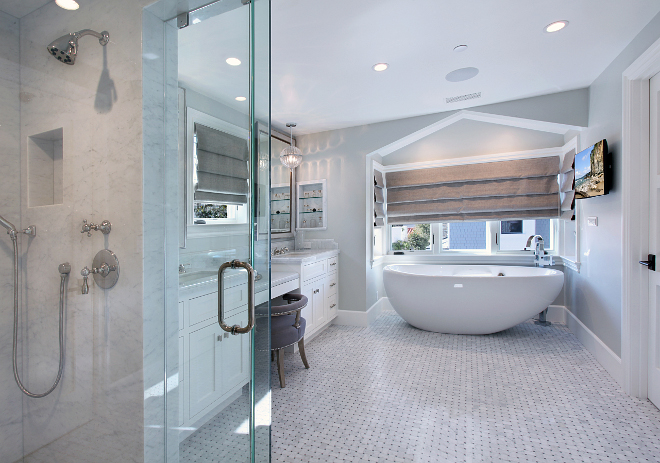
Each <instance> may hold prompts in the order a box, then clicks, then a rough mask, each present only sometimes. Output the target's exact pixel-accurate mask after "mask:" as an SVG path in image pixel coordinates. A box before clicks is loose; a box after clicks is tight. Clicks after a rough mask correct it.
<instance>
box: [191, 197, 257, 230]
mask: <svg viewBox="0 0 660 463" xmlns="http://www.w3.org/2000/svg"><path fill="white" fill-rule="evenodd" d="M245 212H246V208H245V206H243V205H235V204H212V203H202V202H195V209H194V211H193V214H194V215H193V220H194V222H193V223H194V224H195V225H219V224H226V223H243V222H245Z"/></svg>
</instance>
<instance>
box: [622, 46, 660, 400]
mask: <svg viewBox="0 0 660 463" xmlns="http://www.w3.org/2000/svg"><path fill="white" fill-rule="evenodd" d="M659 72H660V39H658V40H657V41H656V42H655V43H653V45H651V46H650V47H649V48H648V49H647V50H646V51H645V52H644V53H642V54H641V55H640V56H639V58H637V59H636V60H635V61H634V62H633V63H632V64H631V65H630V66H629V67H628V68H627V69H626V70H625V71H624V72H623V114H622V116H623V117H622V119H623V127H622V154H621V161H622V201H621V214H622V222H621V242H622V262H623V269H622V281H621V285H622V287H621V366H622V369H623V384H622V385H621V386H622V387H623V390H624V391H625V392H626V393H628V394H630V395H632V396H634V397H639V398H642V399H646V398H647V397H648V342H649V338H648V336H649V330H648V317H649V297H648V292H649V279H648V270H646V269H645V268H643V266H641V265H639V264H638V263H637V261H639V260H642V259H643V258H645V257H646V255H647V254H648V242H649V220H648V213H649V176H648V166H649V156H650V143H649V142H650V132H649V123H650V122H649V112H650V101H649V91H650V84H649V82H650V80H651V77H653V76H654V75H655V74H657V73H659Z"/></svg>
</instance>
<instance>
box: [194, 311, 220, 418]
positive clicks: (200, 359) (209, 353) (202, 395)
mask: <svg viewBox="0 0 660 463" xmlns="http://www.w3.org/2000/svg"><path fill="white" fill-rule="evenodd" d="M223 333H224V331H223V330H222V328H220V326H219V325H218V324H217V323H213V324H211V325H208V326H206V327H204V328H201V329H199V330H197V331H193V332H192V333H190V335H189V336H188V349H187V351H186V355H187V356H188V364H187V365H186V367H187V368H186V373H187V374H186V376H185V378H186V379H185V382H186V383H187V384H186V388H187V390H188V401H189V402H188V410H189V411H190V418H191V419H192V418H194V417H195V415H197V414H198V413H200V412H201V411H202V410H204V409H205V408H206V407H208V406H209V405H210V404H211V403H213V401H215V400H216V399H217V398H219V397H220V395H222V382H221V381H219V379H220V378H221V376H220V371H219V369H220V366H221V362H222V354H221V348H222V340H223V337H222V335H223Z"/></svg>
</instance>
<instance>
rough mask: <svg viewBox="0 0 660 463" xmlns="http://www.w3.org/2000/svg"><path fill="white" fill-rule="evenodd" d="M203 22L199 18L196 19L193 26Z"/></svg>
mask: <svg viewBox="0 0 660 463" xmlns="http://www.w3.org/2000/svg"><path fill="white" fill-rule="evenodd" d="M201 22H202V20H201V19H199V18H195V19H193V21H192V23H193V24H199V23H201Z"/></svg>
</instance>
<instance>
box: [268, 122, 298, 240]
mask: <svg viewBox="0 0 660 463" xmlns="http://www.w3.org/2000/svg"><path fill="white" fill-rule="evenodd" d="M290 140H291V139H290V136H289V135H287V134H285V133H282V132H278V131H276V130H271V139H270V145H271V149H270V153H271V155H270V166H271V167H270V172H271V188H270V217H271V220H270V229H271V233H272V235H273V238H293V227H294V221H295V217H296V202H295V200H294V199H295V192H294V185H295V182H296V174H295V171H294V172H291V169H289V168H288V167H286V166H284V165H283V164H282V163H281V162H280V153H281V152H282V150H283V149H284V148H286V147H287V146H289V144H290V142H291V141H290ZM295 143H296V140H295V138H294V139H293V144H294V145H295Z"/></svg>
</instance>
